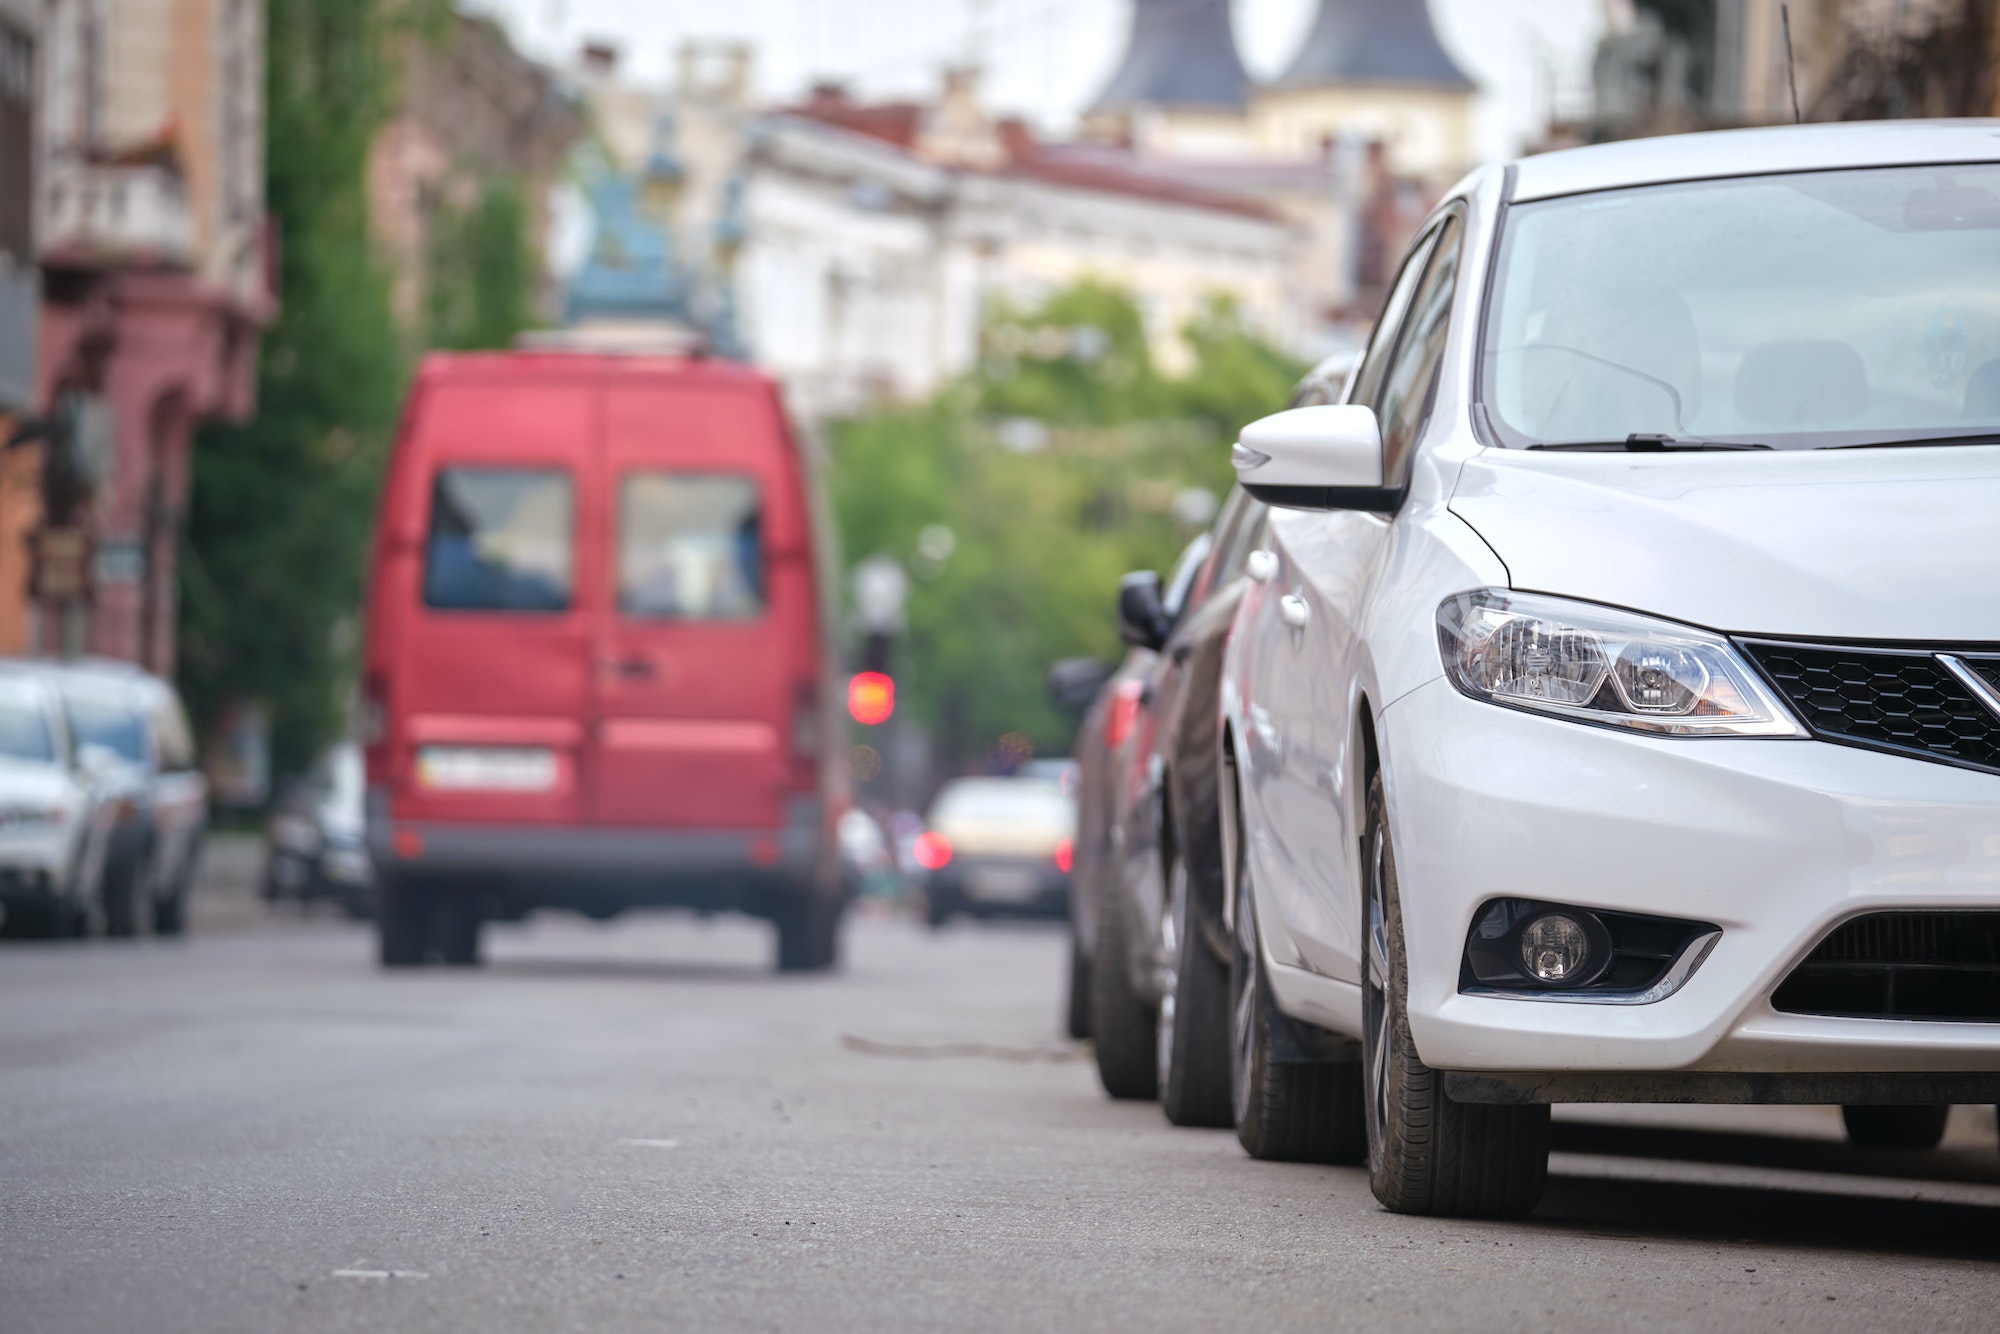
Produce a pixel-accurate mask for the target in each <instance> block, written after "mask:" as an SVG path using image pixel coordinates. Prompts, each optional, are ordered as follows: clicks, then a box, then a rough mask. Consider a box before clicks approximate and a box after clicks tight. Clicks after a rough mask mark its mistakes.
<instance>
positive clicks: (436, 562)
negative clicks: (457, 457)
mask: <svg viewBox="0 0 2000 1334" xmlns="http://www.w3.org/2000/svg"><path fill="white" fill-rule="evenodd" d="M571 489H572V488H571V483H570V478H569V474H568V473H566V472H563V471H561V470H560V469H555V468H446V469H443V470H442V471H440V472H439V473H438V475H437V482H436V484H435V485H434V486H433V488H432V491H431V529H430V537H429V540H428V541H427V542H426V543H425V547H424V605H425V606H427V607H436V608H438V609H439V610H442V611H566V610H568V608H569V602H570V584H571V559H572V558H571V546H572V545H573V536H572V529H573V525H574V523H575V505H574V503H573V501H572V497H571Z"/></svg>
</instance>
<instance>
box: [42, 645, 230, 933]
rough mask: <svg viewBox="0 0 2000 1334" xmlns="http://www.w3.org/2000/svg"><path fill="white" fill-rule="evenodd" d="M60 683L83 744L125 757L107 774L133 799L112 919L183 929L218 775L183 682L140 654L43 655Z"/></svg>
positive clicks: (114, 871)
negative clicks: (120, 658) (175, 682)
mask: <svg viewBox="0 0 2000 1334" xmlns="http://www.w3.org/2000/svg"><path fill="white" fill-rule="evenodd" d="M35 670H36V672H37V673H38V674H39V675H41V676H42V677H43V678H44V679H45V680H47V681H48V682H49V684H50V685H52V686H53V687H54V688H55V691H56V694H57V695H58V696H59V697H60V698H61V700H62V709H63V715H64V718H65V720H66V721H67V723H68V727H69V731H70V733H71V734H72V735H73V736H74V737H75V740H76V744H77V746H78V747H79V748H83V747H99V748H101V749H102V750H103V751H104V752H108V754H109V755H110V756H113V757H115V759H116V763H115V764H107V765H106V766H105V769H106V772H105V773H104V775H103V781H104V782H106V783H108V784H111V785H113V786H115V787H116V788H117V789H118V792H117V795H118V796H119V797H120V798H121V799H123V800H124V801H125V802H127V803H128V804H129V807H130V814H129V817H128V818H126V819H124V820H122V821H121V822H120V823H119V825H118V828H117V831H116V833H115V834H114V835H113V837H112V840H111V847H110V850H109V854H108V856H107V858H106V862H105V869H104V890H103V902H104V929H105V932H106V934H108V935H113V936H129V935H133V934H135V933H137V932H138V931H139V929H140V928H141V927H142V926H143V925H144V924H145V923H147V922H150V923H151V924H152V928H153V931H154V933H155V934H157V935H162V936H177V935H179V934H180V933H181V932H182V931H183V930H184V929H185V927H186V924H187V899H188V889H189V886H190V885H191V884H192V882H193V880H194V873H195V865H196V863H197V861H198V860H199V858H200V856H201V843H202V839H203V837H204V836H205V835H206V833H207V831H208V779H207V778H206V777H205V776H204V775H203V773H202V771H201V767H200V765H199V764H198V763H197V761H196V754H195V744H194V732H193V730H192V729H191V728H190V727H189V726H188V719H187V711H186V710H185V709H184V708H182V706H181V699H180V695H179V693H178V692H177V691H176V690H175V689H174V687H173V686H172V685H171V684H169V683H168V682H166V681H165V680H163V679H161V678H160V677H158V676H155V675H153V674H152V673H151V672H148V671H146V670H145V669H144V668H141V667H137V666H135V665H133V664H131V663H126V662H115V661H111V660H108V659H99V658H81V659H76V660H73V661H66V662H43V663H38V664H36V667H35Z"/></svg>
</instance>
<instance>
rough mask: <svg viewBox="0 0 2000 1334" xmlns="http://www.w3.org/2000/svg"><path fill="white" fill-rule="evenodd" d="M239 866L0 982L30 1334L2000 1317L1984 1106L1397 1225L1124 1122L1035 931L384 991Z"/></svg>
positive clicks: (625, 963)
mask: <svg viewBox="0 0 2000 1334" xmlns="http://www.w3.org/2000/svg"><path fill="white" fill-rule="evenodd" d="M220 860H221V861H222V862H226V863H228V865H226V866H224V867H223V868H222V873H219V874H218V876H217V881H218V883H217V884H215V885H211V886H210V887H208V898H207V900H206V901H205V902H204V903H203V905H202V908H201V911H200V913H199V914H198V915H197V917H196V926H197V931H196V934H195V935H194V936H193V937H191V938H190V939H188V940H186V941H184V942H158V941H141V942H137V943H123V942H118V943H113V942H106V941H101V940H100V941H92V942H88V943H86V944H82V945H71V944H47V945H42V944H8V945H7V946H5V947H4V948H0V1329H4V1330H6V1331H8V1332H9V1334H18V1332H22V1331H38V1330H88V1331H117V1330H145V1331H155V1330H200V1331H229V1330H246V1331H282V1330H349V1329H352V1330H371V1331H373V1330H398V1331H402V1330H461V1329H462V1330H480V1331H507V1330H533V1331H544V1330H571V1329H574V1330H625V1329H634V1330H637V1329H646V1330H655V1329H752V1330H764V1329H769V1330H787V1331H789V1330H803V1329H812V1330H844V1329H855V1330H864V1329H865V1330H890V1329H954V1330H957V1329H974V1330H981V1329H1005V1330H1016V1329H1098V1328H1102V1329H1216V1328H1227V1329H1258V1330H1262V1329H1313V1330H1329V1329H1331V1330H1341V1329H1411V1330H1481V1331H1484V1330H1505V1329H1522V1330H1529V1329H1532V1330H1538V1331H1539V1330H1572V1329H1574V1330H1589V1331H1592V1334H1598V1332H1599V1331H1603V1330H1605V1329H1648V1330H1654V1329H1657V1330H1672V1329H1756V1330H1775V1329H1800V1330H1806V1329H1810V1330H1813V1331H1838V1330H1867V1331H1871V1334H1873V1332H1875V1331H1880V1330H1882V1329H1885V1328H1887V1329H1906V1328H1921V1329H1926V1330H1948V1329H1967V1330H1991V1329H1993V1328H1995V1327H1996V1325H2000V1316H1996V1314H1995V1311H1996V1309H2000V1153H1996V1149H1995V1134H1994V1125H1993V1112H1992V1109H1991V1108H1981V1109H1969V1108H1960V1109H1957V1110H1956V1111H1955V1112H1954V1114H1953V1122H1952V1128H1951V1132H1950V1137H1949V1139H1948V1141H1947V1144H1946V1146H1945V1147H1944V1148H1943V1149H1941V1150H1939V1151H1937V1152H1934V1153H1928V1154H1912V1153H1894V1152H1872V1153H1864V1152H1860V1151H1856V1150H1852V1149H1849V1148H1847V1147H1846V1146H1845V1145H1844V1144H1842V1143H1841V1142H1840V1141H1839V1133H1838V1127H1839V1122H1838V1118H1837V1115H1836V1114H1834V1113H1832V1112H1830V1111H1828V1110H1826V1109H1819V1108H1806V1109H1768V1108H1767V1109H1736V1110H1719V1109H1690V1110H1686V1111H1680V1112H1672V1111H1667V1112H1663V1111H1661V1110H1659V1109H1650V1110H1646V1111H1626V1110H1622V1109H1598V1110H1596V1111H1594V1112H1592V1113H1591V1116H1590V1119H1588V1120H1584V1119H1579V1118H1578V1117H1576V1116H1571V1115H1565V1114H1561V1113H1559V1116H1561V1118H1562V1119H1561V1120H1560V1121H1559V1124H1558V1127H1557V1144H1558V1149H1559V1152H1558V1154H1557V1156H1556V1159H1555V1162H1554V1173H1555V1175H1554V1179H1553V1181H1552V1182H1551V1185H1550V1189H1549V1192H1548V1195H1547V1198H1546V1200H1545V1202H1544V1203H1543V1205H1542V1206H1541V1208H1540V1209H1539V1210H1538V1211H1537V1213H1536V1214H1535V1216H1534V1217H1532V1218H1531V1219H1529V1220H1528V1221H1526V1222H1522V1223H1508V1224H1492V1223H1463V1222H1448V1221H1436V1220H1427V1219H1414V1218H1401V1217H1397V1216H1394V1215H1391V1214H1386V1213H1383V1212H1382V1211H1381V1210H1380V1209H1379V1208H1377V1206H1376V1205H1375V1202H1374V1200H1373V1198H1372V1197H1371V1196H1370V1195H1369V1193H1368V1187H1367V1183H1366V1180H1365V1179H1364V1177H1363V1174H1362V1173H1361V1172H1360V1171H1358V1170H1355V1169H1345V1168H1324V1167H1302V1166H1289V1165H1277V1164H1262V1163H1253V1162H1251V1161H1250V1160H1249V1159H1247V1158H1245V1157H1244V1156H1243V1154H1242V1152H1241V1151H1240V1150H1239V1149H1238V1148H1237V1146H1236V1143H1235V1140H1234V1138H1233V1137H1232V1136H1230V1135H1229V1134H1228V1133H1226V1132H1221V1131H1186V1130H1174V1129H1171V1128H1169V1127H1168V1126H1167V1125H1166V1124H1165V1123H1164V1122H1163V1121H1162V1120H1161V1118H1160V1115H1159V1113H1158V1111H1157V1109H1155V1108H1153V1107H1151V1106H1135V1105H1129V1104H1114V1103H1111V1102H1108V1101H1107V1100H1105V1098H1104V1097H1103V1096H1102V1095H1101V1094H1100V1093H1099V1091H1098V1089H1097V1087H1096V1083H1095V1080H1094V1077H1093V1075H1092V1072H1091V1069H1090V1066H1089V1064H1088V1062H1087V1060H1086V1059H1085V1058H1084V1054H1083V1053H1082V1052H1081V1051H1080V1050H1078V1049H1076V1048H1074V1047H1072V1046H1071V1045H1070V1044H1067V1043H1065V1042H1063V1041H1060V1040H1059V1039H1058V1037H1057V1034H1056V999H1057V993H1058V982H1059V980H1060V977H1061V974H1062V960H1063V954H1062V943H1061V937H1060V935H1059V934H1058V933H1057V932H1056V931H1054V930H1052V929H1039V928H1026V927H1022V928H987V929H978V928H972V927H960V928H956V929H953V930H950V931H947V932H945V933H943V934H942V935H940V936H932V935H930V934H927V933H925V932H924V931H922V930H921V928H918V927H915V926H913V925H910V924H907V923H905V922H902V921H891V920H884V919H879V918H870V919H866V920H861V921H858V922H856V923H854V925H853V927H852V928H851V930H850V933H849V936H848V941H847V945H848V959H849V962H848V966H847V968H846V970H845V972H844V973H843V974H841V975H839V976H836V977H830V978H816V979H797V978H779V977H775V976H773V975H772V974H771V973H770V972H769V971H768V970H767V968H766V960H767V956H768V954H769V952H770V949H769V937H768V933H767V931H766V929H764V928H761V927H759V926H756V925H754V924H751V923H747V922H739V921H731V920H716V921H711V922H706V923H703V922H696V921H694V920H692V919H689V918H685V917H672V916H656V917H639V918H631V919H627V920H626V921H623V922H620V923H617V924H615V925H611V926H598V925H594V924H590V923H586V922H583V921H580V920H578V919H566V918H562V917H549V918H542V919H538V920H536V921H535V922H533V923H532V924H530V925H528V926H526V927H516V928H503V929H500V930H497V931H495V933H494V935H493V938H492V942H491V949H490V951H489V952H490V955H491V959H492V962H491V964H490V965H489V966H488V967H486V968H485V969H483V970H480V971H477V972H443V971H435V972H426V973H422V974H417V975H399V976H384V975H382V974H381V973H379V972H377V971H376V969H375V968H374V966H373V964H372V963H371V961H370V939H369V936H368V934H367V932H366V931H365V930H364V929H363V928H361V927H358V926H355V925H352V924H349V923H346V922H343V921H340V920H338V919H337V918H335V917H333V916H331V915H314V916H311V917H304V918H302V917H300V916H299V915H298V914H297V913H296V911H286V912H281V913H278V914H275V915H270V916H267V915H266V914H264V913H263V912H262V911H261V907H260V906H259V905H255V904H253V903H251V902H249V901H248V900H247V898H246V897H245V896H244V888H243V883H242V882H244V881H245V880H246V879H247V875H246V873H244V872H243V870H242V865H241V858H240V857H237V858H236V860H235V861H231V860H230V858H229V857H224V858H222V859H220ZM232 868H233V869H232ZM232 877H233V878H232Z"/></svg>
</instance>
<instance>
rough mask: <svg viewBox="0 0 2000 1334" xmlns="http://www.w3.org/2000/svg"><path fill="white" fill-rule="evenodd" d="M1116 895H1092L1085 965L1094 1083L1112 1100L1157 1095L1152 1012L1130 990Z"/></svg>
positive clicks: (1111, 890)
mask: <svg viewBox="0 0 2000 1334" xmlns="http://www.w3.org/2000/svg"><path fill="white" fill-rule="evenodd" d="M1119 897H1120V896H1119V893H1118V890H1117V889H1116V888H1115V887H1114V886H1111V885H1106V886H1104V888H1103V890H1102V891H1101V892H1100V893H1099V894H1098V896H1097V953H1096V956H1095V957H1094V958H1092V960H1091V965H1090V1035H1091V1038H1092V1040H1093V1041H1094V1043H1095V1046H1096V1049H1097V1078H1098V1080H1099V1082H1101V1083H1102V1084H1103V1085H1104V1091H1105V1092H1106V1093H1108V1094H1110V1095H1111V1096H1112V1097H1114V1098H1134V1099H1141V1100H1145V1099H1151V1098H1157V1097H1159V1096H1160V1067H1159V1060H1158V1058H1157V1056H1156V1054H1155V1052H1154V1038H1155V1035H1154V1025H1155V1024H1156V1023H1157V1022H1158V1021H1157V1019H1156V1017H1155V1015H1154V1007H1153V1006H1152V1005H1151V1004H1149V1003H1147V1002H1146V1001H1145V1000H1144V999H1142V998H1141V997H1140V996H1139V994H1138V993H1137V992H1135V991H1134V990H1133V989H1132V974H1131V967H1130V964H1131V957H1132V956H1131V951H1130V949H1129V947H1128V944H1127V941H1128V939H1129V937H1128V935H1127V932H1126V924H1125V912H1124V909H1123V908H1122V907H1121V906H1120V905H1119Z"/></svg>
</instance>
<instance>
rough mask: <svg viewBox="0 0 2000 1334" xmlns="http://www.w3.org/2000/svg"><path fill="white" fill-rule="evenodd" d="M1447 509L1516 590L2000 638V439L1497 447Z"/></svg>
mask: <svg viewBox="0 0 2000 1334" xmlns="http://www.w3.org/2000/svg"><path fill="white" fill-rule="evenodd" d="M1451 509H1452V512H1453V513H1455V514H1457V515H1458V516H1459V517H1460V518H1462V519H1464V520H1465V521H1466V522H1467V523H1469V524H1471V525H1472V527H1473V528H1474V529H1476V530H1477V531H1478V533H1479V535H1480V536H1481V537H1483V538H1485V540H1486V541H1487V543H1488V544H1489V545H1490V546H1491V547H1492V548H1493V550H1494V552H1495V554H1497V555H1498V556H1499V557H1500V559H1501V560H1502V561H1503V562H1505V564H1506V566H1507V571H1508V575H1509V578H1510V580H1511V582H1512V584H1513V586H1514V587H1515V588H1516V589H1519V590H1523V591H1529V590H1532V591H1535V592H1543V593H1555V594H1560V595H1562V596H1565V597H1574V598H1582V599H1585V600H1588V601H1591V602H1604V603H1610V604H1612V605H1614V606H1620V607H1629V608H1632V609H1634V610H1637V611H1643V612H1650V613H1652V614H1654V615H1657V616H1664V617H1667V618H1670V619H1673V620H1678V621H1685V622H1688V623H1689V624H1693V625H1700V626H1706V627H1708V628H1710V629H1715V630H1724V631H1730V632H1735V633H1752V634H1770V635H1792V636H1802V637H1826V638H1841V639H1904V640H1920V641H1926V642H1935V643H1949V642H1965V641H2000V447H1996V446H1983V445H1982V446H1965V445H1957V446H1950V447H1943V448H1902V449H1860V450H1813V451H1784V452H1780V451H1773V452H1771V453H1754V454H1753V453H1678V454H1622V453H1621V454H1571V453H1551V452H1543V451H1535V452H1529V451H1518V450H1499V449H1489V450H1484V451H1482V452H1481V453H1480V454H1479V455H1478V456H1476V457H1475V458H1473V459H1472V460H1471V461H1469V462H1468V463H1467V464H1466V465H1465V468H1464V470H1463V472H1462V473H1461V474H1460V476H1459V481H1458V487H1457V490H1456V493H1455V494H1454V495H1453V497H1452V501H1451Z"/></svg>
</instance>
